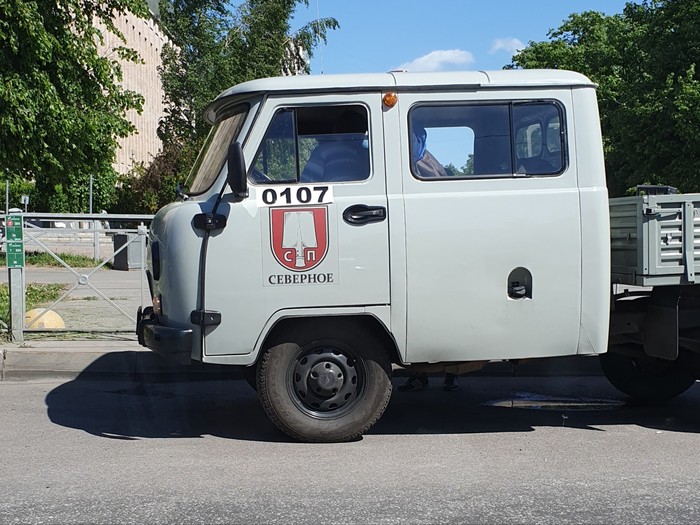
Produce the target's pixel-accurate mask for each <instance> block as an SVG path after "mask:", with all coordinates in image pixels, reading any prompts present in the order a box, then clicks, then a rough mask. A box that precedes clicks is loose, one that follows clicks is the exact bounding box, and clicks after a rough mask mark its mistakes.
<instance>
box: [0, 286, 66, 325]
mask: <svg viewBox="0 0 700 525" xmlns="http://www.w3.org/2000/svg"><path fill="white" fill-rule="evenodd" d="M63 290H65V285H64V284H36V283H30V284H27V290H26V295H25V299H24V300H25V309H26V311H27V312H28V311H29V310H31V309H33V308H36V307H38V306H43V305H47V306H48V303H51V302H53V301H55V300H56V299H58V298H59V297H60V296H61V293H63ZM0 323H3V324H4V325H5V326H8V327H9V326H10V290H9V287H8V285H7V284H0Z"/></svg>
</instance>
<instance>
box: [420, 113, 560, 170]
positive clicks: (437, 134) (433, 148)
mask: <svg viewBox="0 0 700 525" xmlns="http://www.w3.org/2000/svg"><path fill="white" fill-rule="evenodd" d="M562 115H563V112H562V108H561V107H560V106H559V105H558V104H556V103H554V102H550V101H542V102H528V103H508V102H505V103H496V104H478V105H475V104H474V105H453V106H417V107H415V108H413V109H412V110H411V112H410V113H409V133H410V135H411V136H410V140H411V143H410V144H411V146H410V154H411V171H412V173H413V174H414V176H415V177H417V178H419V179H435V178H443V177H469V178H476V177H512V176H544V175H557V174H559V173H561V172H562V171H563V169H564V167H565V151H566V148H565V134H564V129H563V123H562V122H563V118H562Z"/></svg>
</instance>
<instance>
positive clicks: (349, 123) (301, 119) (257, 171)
mask: <svg viewBox="0 0 700 525" xmlns="http://www.w3.org/2000/svg"><path fill="white" fill-rule="evenodd" d="M367 117H368V115H367V109H366V108H365V107H364V106H361V105H339V106H312V107H297V108H284V109H280V110H278V111H277V113H276V114H275V116H274V118H273V119H272V122H271V123H270V126H269V127H268V130H267V132H266V134H265V138H264V139H263V142H262V144H261V145H260V149H259V150H258V153H257V155H256V156H255V161H254V162H253V165H252V169H251V172H250V173H249V177H250V178H251V179H252V180H253V181H255V182H284V183H290V182H343V181H362V180H365V179H367V178H368V177H369V175H370V156H369V127H368V124H367V123H368V118H367Z"/></svg>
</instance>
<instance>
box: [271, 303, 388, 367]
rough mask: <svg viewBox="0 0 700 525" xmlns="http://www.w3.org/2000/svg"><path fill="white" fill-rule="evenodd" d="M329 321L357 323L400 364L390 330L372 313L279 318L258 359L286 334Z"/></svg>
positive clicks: (358, 326)
mask: <svg viewBox="0 0 700 525" xmlns="http://www.w3.org/2000/svg"><path fill="white" fill-rule="evenodd" d="M329 321H336V322H345V323H349V324H352V325H355V326H356V328H357V330H362V331H365V332H367V333H368V334H369V335H371V336H372V337H374V338H375V339H376V340H377V341H378V342H379V343H380V345H381V346H382V348H385V349H386V352H387V354H388V356H389V360H390V361H391V362H392V363H394V364H400V363H401V358H400V356H399V350H398V346H397V344H396V341H395V340H394V337H393V336H392V335H391V333H390V331H389V330H388V329H387V327H386V326H385V325H384V323H383V322H382V321H381V320H380V319H378V318H377V317H376V316H374V315H372V314H329V315H319V316H287V317H282V318H280V319H278V320H277V321H276V322H275V323H274V324H273V325H272V327H271V328H270V330H268V332H267V334H266V335H265V336H264V338H263V339H262V344H261V345H260V347H259V348H260V351H259V352H258V359H259V358H260V356H261V355H262V353H263V352H264V350H265V349H266V348H270V347H272V346H275V345H276V344H279V343H282V342H284V334H285V333H286V332H289V331H291V330H292V329H296V328H299V327H301V326H303V327H305V328H310V327H312V326H313V325H314V324H316V323H328V322H329Z"/></svg>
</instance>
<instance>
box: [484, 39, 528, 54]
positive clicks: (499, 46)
mask: <svg viewBox="0 0 700 525" xmlns="http://www.w3.org/2000/svg"><path fill="white" fill-rule="evenodd" d="M524 48H525V44H523V43H522V42H521V41H520V40H518V39H517V38H497V39H496V40H494V41H493V44H492V45H491V50H490V51H489V53H490V54H492V55H493V54H494V53H497V52H498V51H507V52H508V53H510V54H511V55H512V54H514V53H517V52H518V51H520V50H521V49H524Z"/></svg>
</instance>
